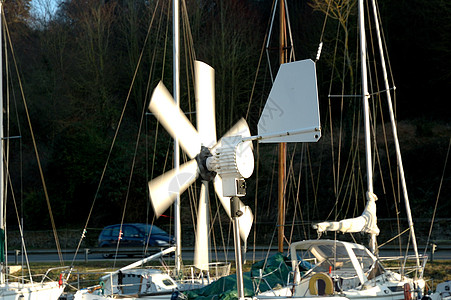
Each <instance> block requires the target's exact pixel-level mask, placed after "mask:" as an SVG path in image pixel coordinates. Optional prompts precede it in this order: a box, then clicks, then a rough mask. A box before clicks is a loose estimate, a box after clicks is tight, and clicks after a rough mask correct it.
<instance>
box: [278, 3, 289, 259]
mask: <svg viewBox="0 0 451 300" xmlns="http://www.w3.org/2000/svg"><path fill="white" fill-rule="evenodd" d="M279 19H280V27H279V28H280V32H279V34H280V36H279V47H280V48H279V63H280V65H282V64H284V63H286V62H287V51H286V38H285V37H286V20H285V1H284V0H280V2H279ZM286 165H287V143H279V178H278V227H279V228H278V251H279V252H281V253H283V251H284V249H283V242H284V239H285V181H286V178H285V176H286Z"/></svg>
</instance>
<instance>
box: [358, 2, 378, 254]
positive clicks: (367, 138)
mask: <svg viewBox="0 0 451 300" xmlns="http://www.w3.org/2000/svg"><path fill="white" fill-rule="evenodd" d="M359 29H360V32H359V33H360V63H361V68H362V100H363V118H364V127H365V154H366V180H367V188H368V192H369V193H370V194H372V193H373V168H372V164H371V162H372V158H371V130H370V129H371V128H370V108H369V99H370V94H369V92H368V70H367V66H366V36H365V14H364V3H363V0H359ZM370 250H371V252H373V253H375V251H376V234H374V233H372V234H371V241H370Z"/></svg>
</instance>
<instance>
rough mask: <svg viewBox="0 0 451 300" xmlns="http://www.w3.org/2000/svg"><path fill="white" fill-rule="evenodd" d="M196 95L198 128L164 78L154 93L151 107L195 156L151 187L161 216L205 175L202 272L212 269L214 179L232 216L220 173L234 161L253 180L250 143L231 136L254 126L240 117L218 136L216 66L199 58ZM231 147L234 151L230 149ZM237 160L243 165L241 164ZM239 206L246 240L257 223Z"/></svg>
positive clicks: (198, 250)
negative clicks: (211, 186) (210, 212)
mask: <svg viewBox="0 0 451 300" xmlns="http://www.w3.org/2000/svg"><path fill="white" fill-rule="evenodd" d="M195 95H196V113H197V115H196V119H197V130H196V129H195V128H194V126H193V125H192V124H191V122H190V121H189V120H188V119H187V118H186V116H185V114H184V113H183V112H182V111H181V110H180V109H179V108H178V107H177V105H176V104H175V103H174V101H173V98H172V96H171V94H170V93H169V91H168V90H167V89H166V87H165V86H164V84H163V83H162V82H160V83H159V84H158V85H157V87H156V88H155V90H154V92H153V94H152V97H151V100H150V103H149V110H150V111H151V112H152V113H153V114H154V115H155V116H156V118H157V119H158V120H159V121H160V122H161V124H162V125H163V126H164V127H165V129H166V130H167V131H168V132H169V134H170V135H171V136H172V137H173V138H177V139H178V140H179V143H180V146H181V147H182V149H183V150H184V151H185V152H186V154H187V155H188V156H189V157H190V159H191V160H190V161H188V162H186V163H185V164H183V165H181V166H180V168H179V169H178V170H176V169H173V170H171V171H169V172H166V173H164V174H163V175H161V176H159V177H157V178H155V179H153V180H151V181H150V182H149V191H150V200H151V203H152V206H153V208H154V211H155V214H156V216H157V217H158V216H160V215H161V214H162V213H163V212H164V211H165V210H166V209H167V208H168V207H169V206H170V205H171V204H172V203H173V202H174V200H175V198H176V196H177V195H180V194H181V193H183V192H184V191H185V190H186V189H187V188H188V187H189V186H190V185H191V184H193V183H194V182H195V181H196V179H197V178H199V177H200V179H201V182H202V185H201V191H200V197H199V209H198V218H197V230H196V246H195V257H194V264H195V266H196V267H197V268H199V269H201V270H208V263H209V261H208V258H209V234H208V230H209V219H208V205H209V193H208V186H209V182H211V181H214V187H215V191H216V194H217V195H218V198H219V200H220V202H221V204H222V206H223V207H224V209H225V210H226V213H227V214H228V216H229V217H232V215H231V207H230V206H231V205H230V197H226V196H224V191H223V186H222V185H223V182H222V180H223V178H222V177H223V176H219V175H218V174H217V171H218V172H222V173H227V172H228V171H227V170H229V169H230V168H231V165H234V167H232V169H233V168H235V169H236V168H237V169H238V176H239V177H242V178H248V177H249V176H250V175H251V174H252V172H253V168H254V159H253V153H252V143H251V142H250V141H249V142H245V143H242V142H240V143H239V145H233V139H230V137H236V136H238V137H242V138H245V137H250V130H249V127H248V125H247V123H246V121H245V120H244V119H241V120H240V121H238V122H237V123H236V124H235V125H234V126H233V127H232V128H231V129H230V130H229V131H228V132H227V133H226V134H225V135H224V137H223V138H222V139H220V140H219V141H217V140H216V124H215V87H214V69H213V68H211V67H210V66H209V65H207V64H205V63H203V62H200V61H195ZM226 141H228V142H226ZM231 143H232V144H231ZM232 148H233V149H232ZM229 149H232V150H231V151H229ZM221 155H222V156H221ZM219 156H221V157H222V158H223V159H222V160H221V161H224V157H232V158H233V159H232V161H231V162H230V163H228V164H224V163H223V164H221V163H220V161H219V159H218V157H219ZM237 161H238V162H239V163H238V165H239V166H236V165H237V163H236V162H237ZM240 171H241V172H240ZM224 178H227V176H225V177H224ZM226 180H227V179H226ZM232 180H234V179H232ZM237 205H238V211H239V212H240V218H239V229H240V230H239V234H240V237H241V239H243V240H246V239H247V237H248V235H249V232H250V229H251V227H252V221H253V215H252V211H251V210H250V208H249V207H247V206H245V205H244V204H243V203H242V202H241V201H240V200H238V204H237Z"/></svg>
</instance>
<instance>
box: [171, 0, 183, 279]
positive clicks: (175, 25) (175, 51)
mask: <svg viewBox="0 0 451 300" xmlns="http://www.w3.org/2000/svg"><path fill="white" fill-rule="evenodd" d="M179 8H180V6H179V0H174V1H173V4H172V18H173V20H172V31H173V46H172V55H173V59H174V61H173V84H174V86H173V97H174V101H175V103H176V104H177V106H178V107H180V87H179V81H180V79H179V78H180V34H179V10H180V9H179ZM179 149H180V147H179V141H178V139H177V137H176V138H175V139H174V169H176V170H177V171H178V170H179V167H180V154H179ZM174 211H175V212H174V220H175V221H174V237H175V243H176V244H175V246H176V249H175V272H176V274H177V275H179V274H180V269H181V261H182V234H181V225H180V195H177V197H176V200H175V203H174Z"/></svg>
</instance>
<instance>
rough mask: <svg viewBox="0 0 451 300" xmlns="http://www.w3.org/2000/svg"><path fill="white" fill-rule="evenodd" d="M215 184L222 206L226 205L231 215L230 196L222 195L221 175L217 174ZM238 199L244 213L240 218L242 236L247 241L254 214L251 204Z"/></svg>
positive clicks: (227, 211) (228, 213)
mask: <svg viewBox="0 0 451 300" xmlns="http://www.w3.org/2000/svg"><path fill="white" fill-rule="evenodd" d="M214 186H215V191H216V194H217V195H218V197H219V200H220V201H221V204H222V206H223V207H224V209H225V211H226V213H227V215H228V216H229V217H231V211H230V197H224V196H223V195H222V179H221V177H220V176H219V175H216V177H215V180H214ZM238 201H239V207H240V210H241V211H242V212H243V215H242V216H241V217H239V218H238V221H239V227H240V237H241V239H242V240H243V241H245V240H246V239H247V237H248V235H249V232H250V231H251V228H252V222H253V221H254V215H253V214H252V210H251V209H250V207H249V206H246V205H244V203H243V202H241V200H238Z"/></svg>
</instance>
